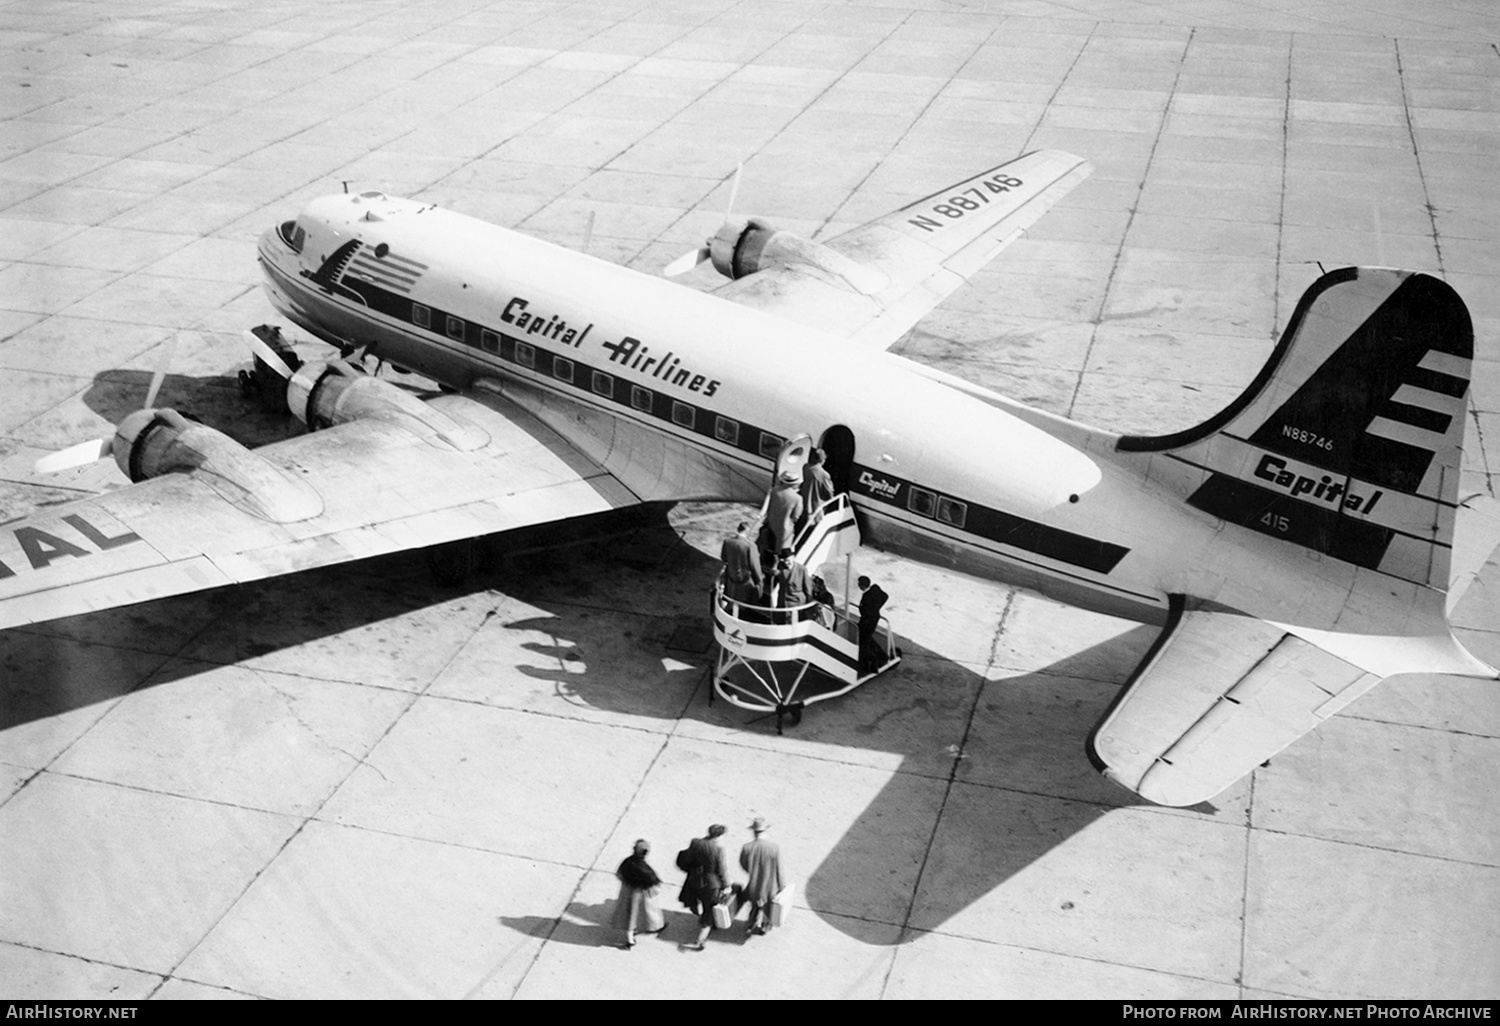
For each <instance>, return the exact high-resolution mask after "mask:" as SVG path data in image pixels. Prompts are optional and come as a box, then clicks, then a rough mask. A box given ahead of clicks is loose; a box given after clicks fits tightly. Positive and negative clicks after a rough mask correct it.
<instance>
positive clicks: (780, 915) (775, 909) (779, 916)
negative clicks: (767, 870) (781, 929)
mask: <svg viewBox="0 0 1500 1026" xmlns="http://www.w3.org/2000/svg"><path fill="white" fill-rule="evenodd" d="M791 910H792V885H791V884H790V883H788V884H787V885H786V886H785V887H783V888H782V889H781V891H780V892H779V893H778V894H777V895H776V897H774V898H772V899H771V925H772V926H781V925H782V924H783V923H785V922H786V917H787V914H788V913H790V912H791Z"/></svg>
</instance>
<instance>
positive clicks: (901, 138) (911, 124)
mask: <svg viewBox="0 0 1500 1026" xmlns="http://www.w3.org/2000/svg"><path fill="white" fill-rule="evenodd" d="M915 15H916V12H915V11H913V12H912V13H911V14H910V15H908V16H907V17H906V18H904V19H902V21H901V23H900V26H898V28H897V29H893V30H892V31H891V32H890V33H888V34H887V35H886V37H885V38H886V39H887V40H888V39H890V37H891V35H894V34H895V32H896V31H899V29H900V27H904V26H905V25H906V23H907V22H908V21H910V20H911V18H913V17H915ZM1009 20H1010V16H1009V15H1005V16H1002V17H1001V19H1000V20H999V21H998V22H996V23H995V27H994V28H992V29H990V31H989V34H988V35H986V36H985V37H984V38H983V39H981V40H980V41H979V42H978V43H976V44H975V45H974V48H973V49H972V50H970V51H969V55H968V56H967V57H965V58H964V59H963V60H962V61H961V62H959V65H958V67H957V68H955V69H954V70H953V73H952V74H951V75H949V76H948V78H947V80H946V81H945V82H944V83H943V86H942V87H941V88H940V89H938V90H937V92H935V93H933V94H932V95H931V96H930V97H928V99H927V102H926V103H924V104H923V105H922V109H921V110H919V111H917V113H916V114H914V115H912V117H911V119H910V120H909V121H908V122H907V124H906V128H905V130H903V131H902V132H901V134H900V135H898V136H897V137H896V139H895V141H893V142H892V143H891V144H890V145H889V146H887V147H886V149H885V156H883V157H881V158H880V159H879V160H877V161H875V163H874V164H873V165H872V166H871V167H870V170H868V171H866V172H865V175H864V177H863V178H861V179H860V180H859V182H858V183H857V184H855V186H854V187H853V188H852V189H850V190H849V195H847V196H845V197H844V200H843V202H841V203H840V204H839V205H838V206H837V207H835V208H834V210H833V212H832V213H831V214H829V215H828V216H827V217H825V218H824V219H823V223H822V224H821V225H819V226H818V228H817V230H816V231H814V232H813V234H812V237H813V238H817V237H818V235H819V234H820V233H822V232H823V231H824V230H825V229H827V227H828V226H829V225H830V224H832V223H834V222H835V221H837V220H838V216H839V214H841V213H842V212H843V210H844V208H845V207H847V206H848V205H849V203H850V202H851V201H852V200H853V199H854V197H855V196H856V195H857V194H858V193H859V190H860V189H862V188H864V186H865V183H866V182H868V181H869V180H870V178H871V176H873V175H874V174H875V172H876V171H878V170H880V168H881V167H882V166H883V165H884V164H885V162H886V161H887V160H889V159H890V157H891V154H893V153H895V152H896V150H898V149H899V148H900V147H901V144H902V143H903V142H905V141H906V139H907V137H908V136H910V135H911V132H912V129H913V128H915V127H916V126H917V123H918V122H919V121H921V120H922V118H923V117H924V116H926V114H927V112H928V111H929V110H931V109H932V105H933V104H934V103H937V101H938V99H939V97H941V96H942V95H943V93H944V92H945V91H946V90H947V89H948V87H949V86H951V85H953V83H954V81H955V80H956V79H957V78H958V76H959V75H960V74H962V73H963V70H964V69H965V68H967V67H968V66H969V65H970V64H971V63H973V61H974V58H975V57H977V56H978V55H979V52H980V51H981V50H983V49H984V48H985V47H986V46H987V45H989V42H990V40H992V39H994V38H995V36H996V35H998V34H999V32H1000V29H1001V28H1002V27H1004V25H1005V23H1006V22H1007V21H1009ZM868 59H869V54H866V55H865V57H864V58H862V59H861V60H859V61H856V62H855V63H854V64H853V65H852V66H851V67H850V69H849V70H850V71H853V70H854V69H855V68H857V67H859V65H860V64H862V63H863V62H864V61H865V60H868ZM846 74H847V72H846ZM834 81H835V83H837V82H838V79H835V80H834ZM829 88H830V89H831V88H833V87H832V86H831V85H830V86H829ZM827 91H828V90H826V89H825V90H824V91H823V93H819V94H818V96H819V97H821V96H822V95H824V94H826V93H827ZM817 99H818V97H814V99H813V100H812V101H811V102H810V103H809V104H808V106H809V107H810V106H812V104H813V103H816V102H817ZM805 109H806V108H804V110H805ZM1022 149H1023V151H1024V149H1025V147H1022ZM911 330H912V331H915V330H916V326H915V325H913V326H912V329H911Z"/></svg>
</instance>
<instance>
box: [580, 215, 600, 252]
mask: <svg viewBox="0 0 1500 1026" xmlns="http://www.w3.org/2000/svg"><path fill="white" fill-rule="evenodd" d="M598 213H599V212H598V211H597V210H590V211H589V223H588V226H587V227H585V228H584V229H583V250H582V252H584V253H587V252H588V251H589V246H591V245H592V244H593V242H594V217H595V215H597V214H598Z"/></svg>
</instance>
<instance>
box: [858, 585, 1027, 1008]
mask: <svg viewBox="0 0 1500 1026" xmlns="http://www.w3.org/2000/svg"><path fill="white" fill-rule="evenodd" d="M1015 601H1016V590H1015V589H1014V588H1012V589H1011V590H1010V592H1009V593H1008V594H1007V595H1006V596H1005V605H1004V607H1003V608H1002V609H1001V611H1000V616H999V618H998V619H997V621H996V623H995V633H994V636H993V638H992V639H991V642H990V650H991V652H993V651H994V647H995V646H996V645H998V644H999V640H1000V636H1001V635H1002V634H1003V633H1004V631H1005V623H1006V621H1007V620H1008V619H1009V618H1010V613H1011V610H1012V608H1013V607H1014V605H1015ZM983 697H984V685H983V684H981V685H980V686H979V687H977V688H975V689H974V698H973V701H971V702H970V703H969V713H968V716H967V718H966V719H965V720H964V732H963V736H962V737H961V738H960V739H959V741H958V744H957V746H956V751H955V752H954V755H953V758H952V759H950V760H949V764H948V773H947V779H946V782H945V783H944V786H943V797H942V800H941V801H939V802H938V807H937V812H936V813H935V814H934V815H933V817H932V827H931V829H930V830H929V831H928V833H927V845H926V847H924V848H923V850H922V861H921V862H920V863H919V864H918V866H917V872H916V876H915V878H914V879H913V880H912V884H911V897H910V898H909V899H908V900H907V903H906V910H905V911H904V912H903V913H902V914H901V922H900V924H899V925H900V927H901V930H902V933H901V934H900V936H903V937H904V936H905V931H906V930H907V929H909V928H910V927H911V918H912V915H913V914H914V913H915V911H916V907H917V896H918V895H919V894H920V893H921V892H922V880H923V878H924V877H925V876H926V875H927V863H928V862H929V861H931V859H932V851H933V848H934V847H935V846H936V845H937V836H938V831H939V830H940V829H941V828H942V825H943V817H944V815H945V814H946V813H947V811H948V799H949V798H950V797H951V796H952V794H953V787H954V782H955V781H956V780H957V778H958V767H959V765H960V764H961V763H962V761H963V758H964V756H965V752H964V749H965V748H966V747H967V746H968V743H969V733H970V731H972V730H973V728H974V717H975V716H976V715H977V714H978V712H979V703H980V701H981V700H982V699H983ZM895 948H896V951H895V952H893V953H892V955H891V960H890V964H889V965H888V966H887V967H886V971H885V977H884V978H883V979H882V980H881V981H880V993H879V995H878V996H879V997H880V998H884V997H885V992H886V989H887V988H888V987H889V986H890V982H891V974H892V973H894V972H895V971H896V954H897V952H899V951H900V948H901V945H899V944H898V945H895Z"/></svg>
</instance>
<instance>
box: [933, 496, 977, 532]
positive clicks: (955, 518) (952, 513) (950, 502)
mask: <svg viewBox="0 0 1500 1026" xmlns="http://www.w3.org/2000/svg"><path fill="white" fill-rule="evenodd" d="M968 516H969V507H968V504H967V503H963V502H959V501H958V500H957V499H938V501H937V518H938V519H939V520H941V521H942V522H943V523H945V524H952V525H953V526H954V527H963V526H964V521H965V520H966V519H968Z"/></svg>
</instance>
